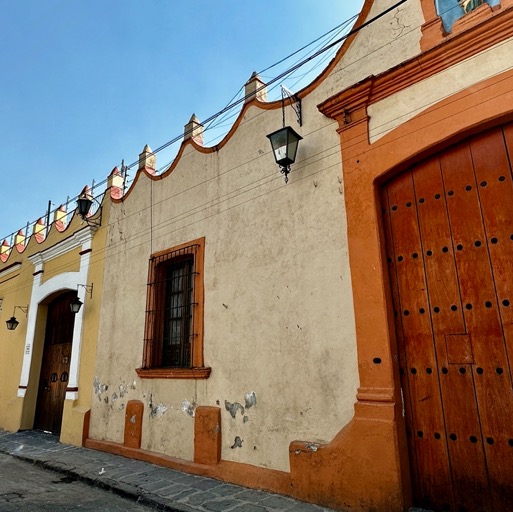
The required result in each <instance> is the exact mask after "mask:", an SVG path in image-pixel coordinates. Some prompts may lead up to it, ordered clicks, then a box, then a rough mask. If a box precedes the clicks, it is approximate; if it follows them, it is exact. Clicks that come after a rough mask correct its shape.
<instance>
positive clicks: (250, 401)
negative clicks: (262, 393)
mask: <svg viewBox="0 0 513 512" xmlns="http://www.w3.org/2000/svg"><path fill="white" fill-rule="evenodd" d="M244 402H245V405H246V409H250V408H251V407H253V406H254V405H256V403H257V398H256V393H255V392H254V391H250V392H249V393H246V394H245V395H244Z"/></svg>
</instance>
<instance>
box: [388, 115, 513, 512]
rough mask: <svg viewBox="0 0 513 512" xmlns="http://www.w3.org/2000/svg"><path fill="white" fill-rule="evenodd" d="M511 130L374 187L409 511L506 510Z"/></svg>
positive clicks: (512, 259)
mask: <svg viewBox="0 0 513 512" xmlns="http://www.w3.org/2000/svg"><path fill="white" fill-rule="evenodd" d="M512 162H513V125H512V124H510V125H506V126H503V127H501V128H496V129H493V130H490V131H487V132H484V133H482V134H480V135H477V136H474V137H472V138H471V139H469V140H466V141H464V142H462V143H459V144H457V145H456V146H453V147H451V148H449V149H448V150H446V151H444V152H443V153H441V154H438V155H436V156H433V157H431V158H429V159H428V160H426V161H424V162H422V163H420V164H418V165H415V166H414V167H412V168H410V169H409V170H407V171H406V172H404V173H402V174H401V175H399V176H398V177H397V178H395V179H394V180H393V181H391V182H389V183H387V184H386V185H384V186H383V187H382V205H383V218H384V229H385V232H386V240H387V258H388V264H389V271H390V280H391V287H392V294H393V302H394V310H395V319H396V332H397V341H398V351H399V362H400V372H401V384H402V390H403V398H404V409H405V415H406V422H407V435H408V443H409V452H410V466H411V471H412V480H413V487H414V497H415V501H416V505H419V506H422V507H425V508H429V509H434V510H451V511H457V512H465V511H467V512H476V511H487V512H489V511H496V512H499V511H508V510H509V511H511V510H513V388H512V373H511V372H512V368H511V366H512V362H513V182H512Z"/></svg>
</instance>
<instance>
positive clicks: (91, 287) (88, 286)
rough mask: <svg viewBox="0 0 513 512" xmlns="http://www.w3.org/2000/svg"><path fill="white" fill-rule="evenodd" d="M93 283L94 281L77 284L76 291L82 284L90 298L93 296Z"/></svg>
mask: <svg viewBox="0 0 513 512" xmlns="http://www.w3.org/2000/svg"><path fill="white" fill-rule="evenodd" d="M93 284H94V283H91V284H77V292H78V289H79V287H80V286H82V288H85V289H86V292H88V293H89V298H90V299H92V298H93Z"/></svg>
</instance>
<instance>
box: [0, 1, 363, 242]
mask: <svg viewBox="0 0 513 512" xmlns="http://www.w3.org/2000/svg"><path fill="white" fill-rule="evenodd" d="M362 5H363V0H319V1H313V0H294V1H292V0H279V1H271V0H260V1H259V2H241V1H240V0H239V1H235V0H218V1H214V0H196V1H194V2H190V1H183V2H182V1H178V0H147V1H143V0H88V1H80V0H44V1H42V0H14V1H13V0H0V7H1V9H2V18H3V20H4V23H3V24H2V31H1V32H0V48H1V49H2V50H1V52H0V116H1V123H0V143H1V146H0V147H1V154H2V158H1V165H2V186H1V188H0V201H1V205H2V210H1V214H0V242H1V240H2V239H3V238H5V237H8V235H10V234H11V233H12V232H14V231H17V230H18V229H20V228H23V227H24V226H25V225H26V224H27V222H28V221H30V222H32V221H35V220H36V219H37V218H38V217H42V216H44V214H45V212H46V209H47V205H48V201H49V200H51V201H52V203H53V205H52V208H55V207H57V206H59V205H60V204H61V203H63V202H65V201H66V198H67V196H70V197H74V196H76V195H77V194H78V193H79V192H80V190H81V189H82V188H83V187H84V185H87V184H89V185H90V184H91V182H92V180H93V179H94V180H96V182H100V181H102V180H104V179H105V178H106V176H107V175H108V174H109V172H110V171H111V170H112V168H113V167H114V166H116V165H119V164H120V162H121V160H122V159H124V160H125V163H127V164H129V163H132V162H134V161H135V160H137V156H138V154H139V152H140V151H141V150H142V148H143V147H144V145H145V144H149V145H150V146H151V147H152V148H153V149H155V148H157V147H159V146H161V145H162V144H164V143H166V142H167V141H168V140H170V139H173V138H174V137H175V136H177V135H179V134H180V133H182V131H183V126H184V124H185V123H186V122H187V121H188V120H189V118H190V116H191V115H192V113H196V115H197V116H198V117H199V119H200V120H202V119H206V118H208V117H210V116H211V115H213V114H215V113H216V112H217V111H219V110H221V109H222V108H223V107H225V106H226V105H227V104H228V102H229V101H230V100H231V99H232V98H233V97H234V96H235V95H236V94H237V91H238V90H239V89H240V88H241V87H242V85H243V84H244V83H245V82H246V81H247V79H248V78H249V77H250V75H251V73H252V72H253V71H261V70H263V69H265V68H267V67H268V66H270V65H271V64H274V63H275V62H277V61H279V60H280V59H282V58H283V57H286V56H287V55H289V54H290V53H292V52H294V51H295V50H297V49H299V48H301V47H303V46H304V45H306V44H308V43H309V42H311V41H312V40H314V39H316V38H317V37H319V36H321V35H323V34H325V33H326V32H328V31H329V30H331V29H333V28H334V27H335V26H337V25H339V24H341V23H342V22H344V21H345V20H347V19H349V18H351V17H352V16H354V15H356V14H357V13H358V12H359V10H360V9H361V7H362ZM337 35H338V32H334V33H332V34H330V36H328V37H327V38H326V39H324V40H322V41H321V42H320V43H318V44H317V45H314V46H312V47H310V48H308V49H307V50H305V52H303V53H302V54H301V55H306V54H308V53H311V52H312V51H314V49H315V48H318V45H319V44H322V43H323V42H325V41H328V40H329V38H330V37H334V36H337ZM330 55H332V54H330ZM330 55H326V56H325V57H323V59H324V60H322V61H321V60H320V59H319V60H318V61H314V62H312V63H311V64H310V65H309V66H307V67H305V68H302V69H301V70H299V71H298V72H297V73H295V75H294V77H292V78H290V79H286V80H285V81H284V85H286V86H287V87H289V88H291V89H292V90H294V91H296V90H298V89H299V88H301V87H303V86H304V85H306V84H307V83H309V82H310V81H311V80H312V79H313V78H314V77H315V76H317V75H318V74H319V73H320V72H321V71H322V69H323V68H324V67H325V65H326V63H327V61H326V60H325V59H329V57H330ZM298 58H300V56H296V57H295V58H293V59H291V60H289V61H287V62H285V63H284V64H282V65H281V66H279V67H277V68H273V69H272V70H269V71H268V72H266V73H263V79H264V80H269V79H270V78H272V77H274V76H276V75H277V74H278V73H279V72H281V71H283V70H285V69H286V68H287V67H288V66H289V65H291V64H293V63H295V62H296V61H297V60H298ZM307 71H309V73H308V74H306V75H305V76H303V75H304V74H305V73H306V72H307ZM274 94H275V95H276V94H279V92H278V89H276V90H275V93H274ZM239 97H240V96H239ZM232 121H233V118H232V119H230V118H227V119H225V120H224V122H222V123H220V124H221V126H220V128H219V132H218V134H221V133H222V132H223V130H224V132H226V131H227V130H228V129H229V125H230V124H231V122H232ZM212 133H213V134H215V132H212ZM213 136H214V135H212V136H209V135H207V134H205V139H206V143H207V144H208V141H209V139H211V138H212V137H213ZM177 147H178V145H177V144H175V146H174V147H172V148H170V149H169V150H166V152H164V153H163V154H159V155H158V156H157V161H158V164H157V165H158V166H159V167H160V166H162V165H164V164H166V163H168V161H170V160H171V159H172V157H173V155H174V154H175V153H176V149H177ZM73 206H74V205H72V207H73Z"/></svg>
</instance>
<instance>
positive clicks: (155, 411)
mask: <svg viewBox="0 0 513 512" xmlns="http://www.w3.org/2000/svg"><path fill="white" fill-rule="evenodd" d="M148 407H149V409H150V418H156V417H157V416H162V415H163V414H165V413H166V411H167V409H168V407H167V405H165V404H163V403H161V402H159V403H157V404H153V394H152V393H150V395H149V397H148Z"/></svg>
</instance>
